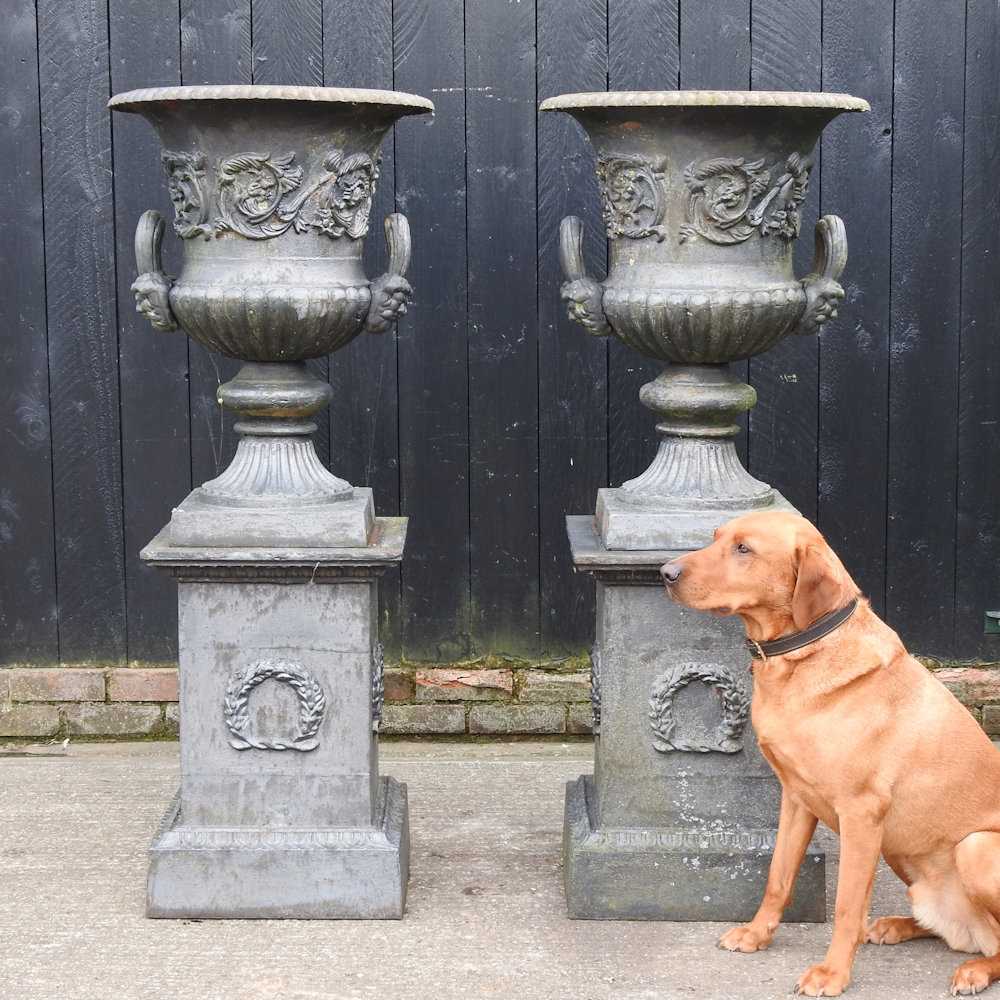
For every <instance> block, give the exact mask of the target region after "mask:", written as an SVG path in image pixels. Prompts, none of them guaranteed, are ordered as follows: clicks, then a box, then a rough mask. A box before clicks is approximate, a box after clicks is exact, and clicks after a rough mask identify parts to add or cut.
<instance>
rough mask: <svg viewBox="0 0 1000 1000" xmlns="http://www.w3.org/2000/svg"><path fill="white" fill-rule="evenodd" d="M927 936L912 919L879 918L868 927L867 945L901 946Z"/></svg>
mask: <svg viewBox="0 0 1000 1000" xmlns="http://www.w3.org/2000/svg"><path fill="white" fill-rule="evenodd" d="M925 934H926V932H923V933H921V930H920V926H919V924H917V922H916V921H915V920H914V919H913V918H912V917H879V918H878V920H873V921H872V922H871V923H870V924H869V925H868V929H867V930H866V931H865V944H900V943H901V942H903V941H909V940H911V939H912V938H915V937H924V936H925Z"/></svg>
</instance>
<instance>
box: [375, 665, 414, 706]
mask: <svg viewBox="0 0 1000 1000" xmlns="http://www.w3.org/2000/svg"><path fill="white" fill-rule="evenodd" d="M383 681H384V684H385V700H386V701H412V700H413V694H414V691H415V689H416V685H415V684H414V680H413V671H412V670H403V669H400V668H398V667H387V668H386V671H385V676H384V678H383Z"/></svg>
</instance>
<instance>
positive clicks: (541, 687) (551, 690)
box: [518, 670, 590, 704]
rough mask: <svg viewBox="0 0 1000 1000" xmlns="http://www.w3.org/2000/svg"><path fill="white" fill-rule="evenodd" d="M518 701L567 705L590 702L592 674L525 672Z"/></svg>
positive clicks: (547, 671) (549, 671) (522, 675)
mask: <svg viewBox="0 0 1000 1000" xmlns="http://www.w3.org/2000/svg"><path fill="white" fill-rule="evenodd" d="M518 701H522V702H550V703H555V704H565V703H566V702H570V701H590V674H589V673H583V672H581V673H575V674H560V673H557V672H555V671H553V670H525V671H523V673H522V674H521V687H520V689H519V693H518Z"/></svg>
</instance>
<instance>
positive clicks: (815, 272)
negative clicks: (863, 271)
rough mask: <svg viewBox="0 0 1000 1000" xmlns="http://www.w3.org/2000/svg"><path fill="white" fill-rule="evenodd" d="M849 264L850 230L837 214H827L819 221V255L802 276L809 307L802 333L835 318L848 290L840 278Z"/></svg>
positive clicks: (817, 241)
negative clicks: (808, 270)
mask: <svg viewBox="0 0 1000 1000" xmlns="http://www.w3.org/2000/svg"><path fill="white" fill-rule="evenodd" d="M846 264H847V229H846V227H845V226H844V220H843V219H841V218H840V217H839V216H837V215H824V216H823V218H821V219H820V220H819V222H817V223H816V255H815V257H814V259H813V266H812V271H810V272H809V274H807V275H806V276H805V277H804V278H803V279H802V287H803V289H804V290H805V293H806V309H805V312H804V313H803V314H802V320H801V322H800V323H799V329H798V332H799V333H800V334H802V335H804V336H808V335H811V334H815V333H819V331H820V328H821V327H822V326H823V324H824V323H826V322H827V321H828V320H831V319H835V318H836V316H837V307H838V306H839V305H840V301H841V299H843V297H844V289H843V288H842V287H841V286H840V284H839V283H838V282H837V279H838V278H839V277H840V275H841V274H842V273H843V271H844V267H845V266H846Z"/></svg>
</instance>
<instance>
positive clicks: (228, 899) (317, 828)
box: [142, 518, 409, 919]
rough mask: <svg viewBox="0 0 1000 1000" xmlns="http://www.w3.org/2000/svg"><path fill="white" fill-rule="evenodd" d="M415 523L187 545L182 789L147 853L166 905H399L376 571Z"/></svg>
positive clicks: (327, 908) (181, 585) (242, 908)
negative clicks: (344, 542)
mask: <svg viewBox="0 0 1000 1000" xmlns="http://www.w3.org/2000/svg"><path fill="white" fill-rule="evenodd" d="M405 533H406V521H405V519H402V518H380V519H378V520H377V521H376V523H375V527H374V530H373V532H372V536H371V543H370V544H368V545H366V546H363V547H357V548H337V549H334V548H326V549H319V548H317V549H292V548H287V547H285V548H271V549H246V548H225V547H211V548H208V547H201V548H196V547H192V546H178V545H175V544H173V542H172V541H171V538H170V535H169V529H165V530H164V531H163V532H161V533H160V535H159V536H157V538H155V539H154V540H153V541H152V542H151V543H150V544H149V545H148V546H147V547H146V549H144V550H143V553H142V558H143V559H144V560H145V561H146V562H148V563H150V564H152V565H154V566H157V567H159V568H161V569H164V570H166V571H167V572H169V573H170V574H171V575H172V576H174V577H175V579H176V580H177V584H178V640H179V642H178V645H179V667H180V669H179V678H180V717H181V728H180V742H181V785H180V791H179V793H178V798H177V802H176V805H175V807H173V809H172V810H171V812H170V814H169V816H168V818H167V821H166V823H165V825H164V828H163V829H162V830H161V832H160V834H159V836H158V837H157V839H156V841H155V843H154V844H153V847H152V849H151V855H150V874H149V885H148V907H149V908H148V913H149V915H150V916H157V917H267V918H273V917H300V918H344V917H353V918H358V919H376V918H382V917H401V916H402V914H403V906H404V902H405V896H406V876H407V871H408V864H409V862H408V850H409V838H408V834H407V819H406V793H405V789H404V788H403V787H401V786H399V785H397V784H395V783H394V782H391V781H388V780H386V779H380V777H379V772H378V743H377V733H378V725H379V721H380V719H381V712H382V692H383V678H382V672H383V657H382V648H381V645H380V644H379V642H378V631H377V625H378V593H377V580H378V577H379V575H380V574H381V573H382V572H383V571H384V570H385V569H386V568H387V567H388V566H390V565H393V564H395V563H398V562H399V560H400V559H401V558H402V553H403V545H404V541H405Z"/></svg>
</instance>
